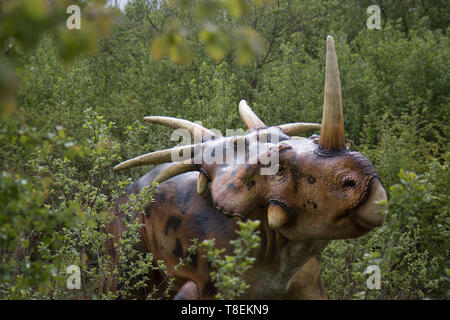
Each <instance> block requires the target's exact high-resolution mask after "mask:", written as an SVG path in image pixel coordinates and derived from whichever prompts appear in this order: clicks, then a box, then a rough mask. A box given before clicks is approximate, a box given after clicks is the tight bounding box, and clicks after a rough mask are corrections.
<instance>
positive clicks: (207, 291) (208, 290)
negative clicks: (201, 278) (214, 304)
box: [202, 280, 217, 296]
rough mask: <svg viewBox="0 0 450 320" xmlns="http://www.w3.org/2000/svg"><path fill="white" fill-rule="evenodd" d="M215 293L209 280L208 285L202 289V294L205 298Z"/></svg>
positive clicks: (214, 288) (215, 290) (215, 289)
mask: <svg viewBox="0 0 450 320" xmlns="http://www.w3.org/2000/svg"><path fill="white" fill-rule="evenodd" d="M216 293H217V288H216V287H214V283H213V282H212V281H211V280H209V281H208V283H207V284H206V285H205V287H204V288H203V291H202V294H203V295H207V296H213V295H215V294H216Z"/></svg>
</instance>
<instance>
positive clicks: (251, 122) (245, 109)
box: [239, 100, 266, 129]
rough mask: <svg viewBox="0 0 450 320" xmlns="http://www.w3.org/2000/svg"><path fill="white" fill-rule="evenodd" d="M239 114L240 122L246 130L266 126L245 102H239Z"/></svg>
mask: <svg viewBox="0 0 450 320" xmlns="http://www.w3.org/2000/svg"><path fill="white" fill-rule="evenodd" d="M239 114H240V115H241V118H242V121H244V123H245V125H246V126H247V129H255V128H265V127H266V125H265V124H264V122H262V121H261V119H259V118H258V117H257V116H256V114H255V113H254V112H253V111H252V109H250V107H249V106H248V104H247V101H245V100H241V102H239Z"/></svg>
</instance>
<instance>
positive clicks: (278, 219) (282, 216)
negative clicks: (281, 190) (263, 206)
mask: <svg viewBox="0 0 450 320" xmlns="http://www.w3.org/2000/svg"><path fill="white" fill-rule="evenodd" d="M288 218H289V215H288V214H287V212H286V211H285V210H284V209H283V207H281V206H280V205H279V204H273V203H271V204H270V205H269V208H268V209H267V220H268V222H269V226H270V227H271V228H272V229H278V228H281V227H282V226H284V225H285V224H286V222H287V221H288Z"/></svg>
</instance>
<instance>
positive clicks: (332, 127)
mask: <svg viewBox="0 0 450 320" xmlns="http://www.w3.org/2000/svg"><path fill="white" fill-rule="evenodd" d="M344 145H345V138H344V114H343V111H342V95H341V80H340V79H339V68H338V62H337V57H336V51H335V49H334V40H333V37H331V36H328V37H327V56H326V71H325V92H324V102H323V114H322V128H321V131H320V142H319V146H320V147H321V148H322V149H325V150H329V151H332V150H339V149H341V148H342V147H343V146H344Z"/></svg>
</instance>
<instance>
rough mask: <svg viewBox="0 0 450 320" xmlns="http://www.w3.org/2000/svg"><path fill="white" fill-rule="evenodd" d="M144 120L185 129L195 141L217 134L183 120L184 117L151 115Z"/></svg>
mask: <svg viewBox="0 0 450 320" xmlns="http://www.w3.org/2000/svg"><path fill="white" fill-rule="evenodd" d="M144 121H147V122H150V123H156V124H160V125H163V126H166V127H169V128H172V129H180V128H181V129H186V130H188V131H189V132H190V133H192V135H193V136H194V138H195V139H197V141H199V140H202V139H203V138H211V137H216V136H217V134H216V133H214V132H213V131H211V130H209V129H207V128H205V127H202V126H201V125H199V124H197V123H194V122H191V121H188V120H184V119H177V118H172V117H160V116H151V117H145V118H144Z"/></svg>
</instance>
